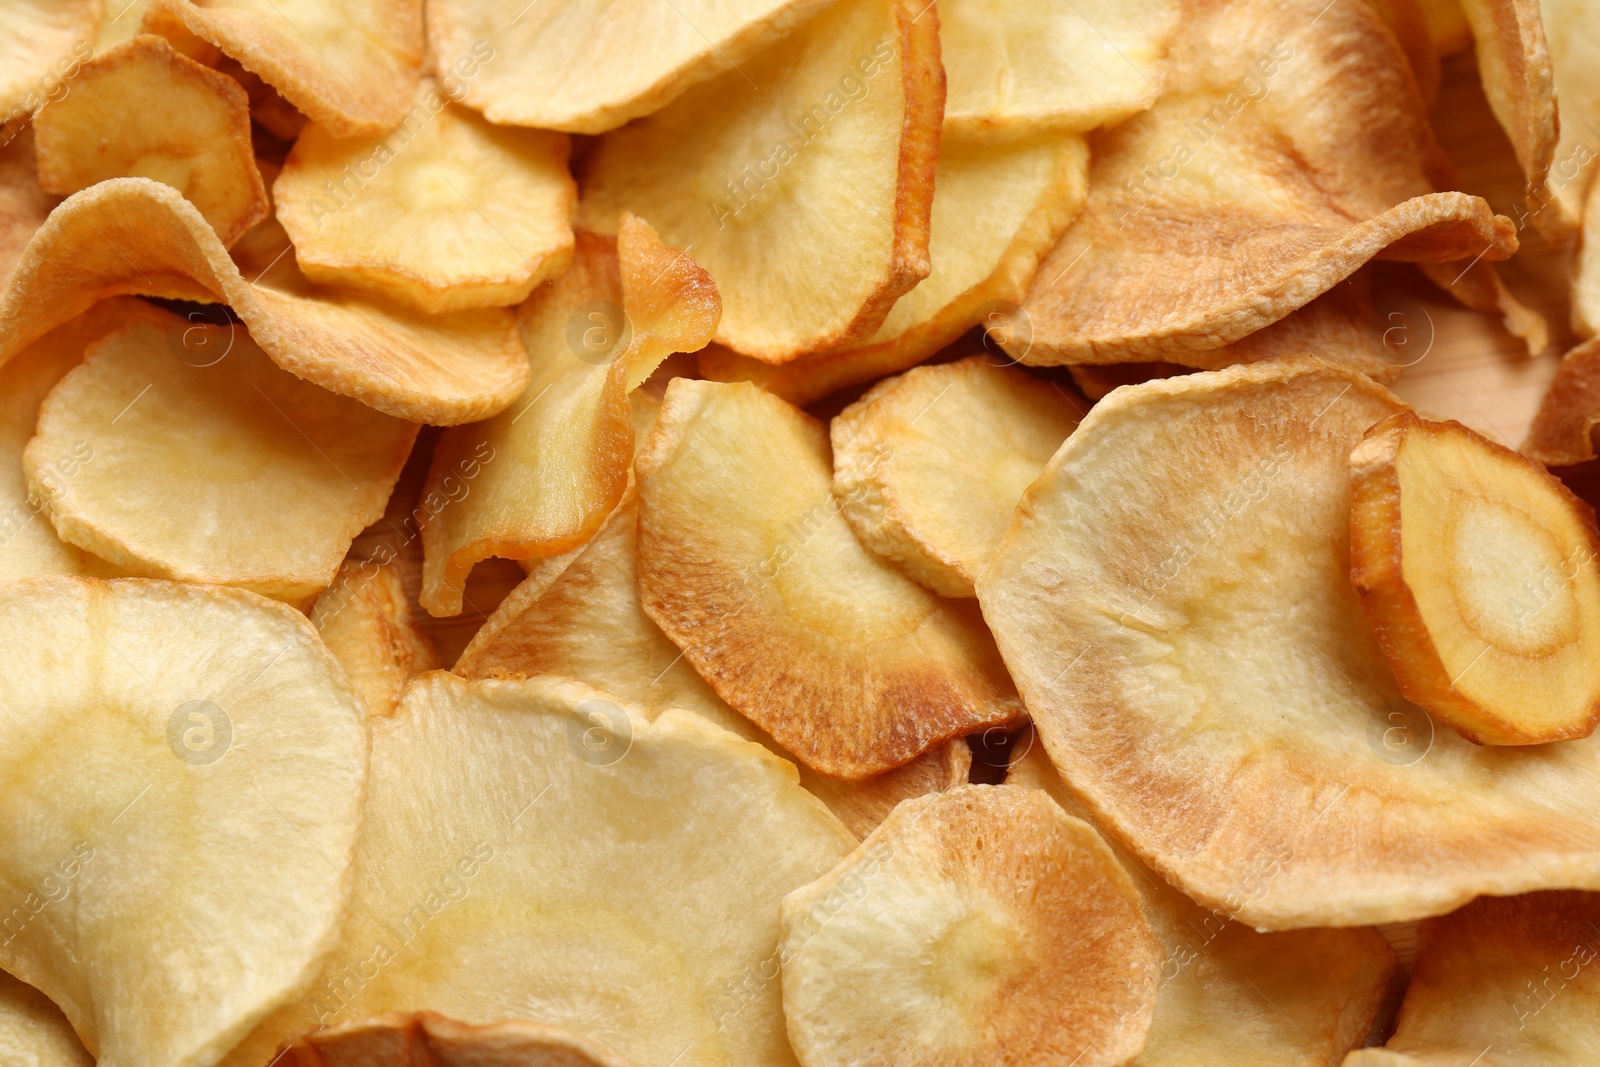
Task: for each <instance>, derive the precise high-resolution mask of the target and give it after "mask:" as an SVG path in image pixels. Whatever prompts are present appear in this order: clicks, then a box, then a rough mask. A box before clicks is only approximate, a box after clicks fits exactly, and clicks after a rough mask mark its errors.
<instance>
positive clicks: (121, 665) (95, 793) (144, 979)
mask: <svg viewBox="0 0 1600 1067" xmlns="http://www.w3.org/2000/svg"><path fill="white" fill-rule="evenodd" d="M0 687H3V689H4V692H3V695H0V708H4V715H5V720H6V721H5V734H6V737H7V739H8V744H7V746H6V749H5V753H4V756H3V757H0V781H3V782H4V783H5V786H4V789H5V796H4V799H5V803H6V806H7V809H8V810H11V811H17V812H27V818H26V820H23V821H22V822H20V823H14V824H12V825H11V826H9V827H8V828H7V829H6V831H5V832H4V833H3V834H0V878H3V880H4V882H5V884H6V885H7V886H8V887H10V890H9V892H10V893H11V894H12V897H11V899H12V901H13V903H8V904H7V907H8V908H10V909H11V910H10V912H9V913H8V916H9V917H8V919H7V925H6V936H5V938H4V939H3V940H0V967H3V968H4V969H5V970H6V971H9V972H10V973H11V974H14V975H16V976H17V977H18V978H21V979H22V980H23V981H26V982H28V983H29V984H31V985H34V986H37V987H38V988H40V989H42V990H43V991H44V992H45V993H46V994H47V995H49V996H50V997H51V999H53V1000H54V1001H55V1002H56V1003H57V1004H58V1005H59V1006H60V1007H61V1009H62V1011H63V1012H64V1013H65V1014H66V1016H67V1018H68V1019H69V1020H71V1022H72V1026H73V1029H74V1030H76V1031H77V1033H78V1035H79V1037H80V1038H82V1040H83V1042H84V1044H85V1045H86V1046H87V1047H88V1049H89V1051H90V1052H91V1053H93V1054H94V1055H95V1056H96V1058H97V1059H98V1060H99V1062H101V1063H118V1064H127V1065H129V1067H166V1065H172V1064H189V1065H193V1067H205V1065H209V1064H213V1063H216V1062H217V1061H218V1060H219V1059H220V1058H221V1057H222V1056H223V1055H224V1054H225V1053H226V1052H227V1050H228V1049H230V1048H232V1047H233V1045H234V1044H236V1043H237V1042H238V1041H239V1039H240V1038H242V1037H243V1036H244V1035H245V1034H246V1033H247V1032H248V1031H249V1030H250V1028H251V1027H252V1026H254V1025H255V1023H256V1022H257V1021H258V1020H259V1019H261V1018H262V1017H263V1016H265V1015H266V1014H267V1013H268V1012H270V1011H272V1010H273V1009H275V1008H277V1007H278V1006H279V1005H281V1004H284V1003H287V1002H289V1001H291V1000H292V999H294V998H296V997H298V996H300V995H301V994H302V993H303V992H304V991H305V990H306V988H307V986H308V984H309V981H310V978H311V976H312V975H314V974H315V973H316V972H315V968H316V964H317V961H318V960H319V959H320V958H321V957H322V956H323V955H324V953H326V952H327V951H328V949H329V948H330V947H331V946H332V945H333V944H334V943H335V941H336V939H337V937H338V933H337V931H338V926H339V919H340V916H341V915H342V914H343V912H344V905H345V899H346V889H345V886H344V879H345V875H346V871H347V868H348V867H349V865H350V859H351V855H352V853H353V850H354V847H355V838H356V828H357V825H358V822H359V816H360V806H361V796H362V786H363V782H364V780H365V775H366V766H367V738H366V731H365V729H364V728H363V726H362V722H361V708H360V702H359V699H358V698H357V697H356V695H355V692H354V690H352V689H351V688H350V685H349V683H348V682H347V681H346V680H345V677H344V672H343V671H341V670H340V669H339V665H338V664H337V663H335V662H334V659H333V657H332V656H330V655H329V654H328V652H327V650H326V649H324V648H323V647H322V642H321V641H319V640H317V635H316V632H315V631H314V630H312V629H311V626H310V624H309V623H307V622H306V620H305V617H304V616H303V615H301V614H300V613H299V612H297V611H295V610H293V609H292V608H289V607H286V606H285V605H282V604H276V603H273V602H272V601H269V600H265V599H263V598H261V597H258V596H256V595H254V594H253V593H246V592H242V591H240V590H236V589H220V588H216V587H208V586H196V585H182V584H177V583H172V582H153V581H144V580H137V579H134V580H126V579H125V580H121V581H114V582H101V581H95V580H90V579H81V578H29V579H24V580H21V581H17V582H12V583H9V584H8V585H7V586H6V595H5V597H4V599H3V600H0ZM199 989H203V990H205V991H206V995H205V996H195V995H194V991H195V990H199Z"/></svg>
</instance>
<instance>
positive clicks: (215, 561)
mask: <svg viewBox="0 0 1600 1067" xmlns="http://www.w3.org/2000/svg"><path fill="white" fill-rule="evenodd" d="M416 433H417V428H416V426H415V425H413V424H411V423H408V422H402V421H401V420H399V419H395V418H391V417H389V416H388V415H382V414H379V413H378V412H376V411H373V410H372V409H371V408H368V407H365V406H363V405H361V404H358V403H356V402H355V401H353V400H349V399H347V398H345V397H341V396H336V395H334V394H333V393H330V392H328V391H326V390H324V389H320V388H318V387H317V386H315V385H311V384H310V383H308V382H304V381H301V380H300V379H299V378H296V377H294V375H292V374H289V373H287V372H285V371H283V370H281V369H280V368H278V367H276V366H274V365H273V363H272V361H271V360H269V359H268V358H267V357H266V355H265V354H264V353H262V351H261V350H260V349H259V348H257V347H256V345H255V344H254V342H252V341H251V339H250V337H249V335H248V334H246V333H245V331H244V330H243V329H240V328H239V327H237V326H204V325H190V324H188V323H186V322H185V321H184V320H183V319H180V318H178V317H177V316H175V315H171V314H168V313H166V312H162V311H157V310H155V309H151V310H150V311H148V312H145V313H141V314H140V315H138V316H137V317H135V318H133V319H132V320H131V321H130V322H128V323H127V324H126V325H125V326H122V327H121V328H120V329H118V330H116V331H115V332H112V333H110V334H108V335H107V336H106V337H104V338H103V339H101V340H100V341H98V342H97V343H96V344H95V345H94V346H92V347H91V348H90V349H89V353H88V359H87V360H86V361H85V363H84V364H83V366H81V367H79V368H77V369H76V370H74V371H72V372H71V373H69V374H67V375H66V377H64V378H62V379H61V381H60V382H59V383H58V384H57V385H56V386H55V388H54V389H52V390H51V391H50V395H49V396H48V397H46V398H45V401H44V404H43V406H42V407H41V408H40V411H39V427H38V432H37V434H36V435H35V436H34V438H33V440H31V441H30V442H28V447H27V450H26V451H25V452H24V453H23V468H24V470H25V471H26V472H27V475H28V488H29V490H30V491H31V492H32V493H33V494H34V495H35V496H36V497H38V499H39V500H40V501H41V502H42V503H43V505H44V510H45V513H46V514H47V515H48V516H49V518H50V521H51V522H52V523H53V524H54V525H55V528H56V532H57V533H59V534H60V535H61V538H62V539H63V540H65V541H68V542H70V543H72V544H74V545H77V546H78V547H79V548H82V549H85V550H87V551H90V552H93V553H95V554H96V555H98V556H101V557H104V558H105V559H108V560H110V561H112V562H113V563H116V564H118V565H120V566H122V567H125V568H127V569H128V570H130V571H132V572H134V573H136V574H141V575H144V576H147V577H154V578H178V579H184V580H188V581H201V582H212V583H217V584H222V585H237V586H242V587H244V588H247V589H252V590H254V591H256V592H259V593H265V594H267V595H269V596H275V597H282V598H284V599H289V600H298V599H302V598H304V597H308V596H310V595H312V594H314V593H316V592H317V591H318V590H319V589H322V588H324V587H326V586H327V585H328V584H329V583H330V582H331V581H332V580H333V576H334V572H335V571H336V570H337V569H338V566H339V561H340V560H341V559H343V558H344V554H345V551H346V550H347V549H348V548H349V547H350V542H351V540H352V539H353V538H354V537H355V535H356V534H358V533H360V532H361V530H362V529H363V528H364V527H366V525H367V524H368V523H370V522H372V521H373V520H374V519H376V518H378V517H379V516H380V515H382V514H383V506H384V501H385V500H387V499H388V497H389V491H390V490H391V489H393V488H394V483H395V480H396V479H397V478H399V476H400V469H401V467H403V466H404V465H405V461H406V456H407V454H409V452H410V451H411V442H412V441H413V440H414V439H415V437H416Z"/></svg>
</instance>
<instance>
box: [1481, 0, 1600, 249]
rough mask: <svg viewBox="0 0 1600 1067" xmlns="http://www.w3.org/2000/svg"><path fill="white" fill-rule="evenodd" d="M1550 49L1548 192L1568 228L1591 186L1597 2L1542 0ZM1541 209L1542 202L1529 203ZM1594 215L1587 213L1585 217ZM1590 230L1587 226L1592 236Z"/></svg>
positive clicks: (1597, 111) (1597, 120)
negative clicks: (1553, 105)
mask: <svg viewBox="0 0 1600 1067" xmlns="http://www.w3.org/2000/svg"><path fill="white" fill-rule="evenodd" d="M1462 6H1463V8H1465V7H1466V5H1465V4H1463V5H1462ZM1538 8H1539V14H1540V15H1542V18H1541V19H1540V20H1539V21H1540V22H1541V24H1542V25H1543V30H1544V35H1545V39H1546V43H1547V45H1548V47H1549V51H1550V59H1549V63H1550V68H1551V73H1552V74H1553V75H1554V81H1555V97H1556V102H1557V122H1556V126H1557V129H1558V130H1559V132H1560V135H1561V136H1560V140H1559V142H1558V143H1557V145H1556V149H1555V163H1554V165H1553V166H1552V167H1551V169H1550V182H1549V186H1548V188H1549V189H1550V190H1551V191H1552V192H1553V193H1554V194H1555V195H1554V199H1555V201H1556V205H1557V209H1558V210H1559V211H1560V213H1561V215H1562V216H1563V218H1564V221H1565V222H1566V224H1567V226H1569V227H1571V226H1576V225H1577V224H1578V221H1579V219H1580V217H1581V216H1582V215H1583V203H1584V195H1585V193H1587V192H1588V191H1589V190H1591V189H1593V188H1594V183H1595V175H1596V173H1600V168H1596V166H1595V159H1596V152H1595V149H1596V147H1597V146H1596V144H1595V140H1594V131H1595V129H1596V126H1597V125H1600V33H1596V32H1595V30H1596V27H1597V26H1600V4H1597V3H1596V2H1595V0H1544V2H1542V3H1540V4H1539V5H1538ZM1529 206H1530V207H1536V208H1537V209H1538V210H1540V211H1544V210H1545V208H1546V205H1545V203H1544V201H1539V202H1538V203H1536V204H1530V205H1529ZM1593 217H1594V216H1593V215H1592V214H1591V215H1590V218H1593ZM1594 232H1595V231H1594V229H1593V228H1592V227H1590V228H1589V233H1590V234H1591V235H1593V233H1594Z"/></svg>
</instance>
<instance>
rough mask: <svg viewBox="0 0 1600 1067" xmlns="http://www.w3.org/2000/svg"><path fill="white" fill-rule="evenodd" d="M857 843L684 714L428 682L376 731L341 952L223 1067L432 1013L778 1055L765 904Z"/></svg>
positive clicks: (780, 767)
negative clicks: (322, 1028) (319, 1034)
mask: <svg viewBox="0 0 1600 1067" xmlns="http://www.w3.org/2000/svg"><path fill="white" fill-rule="evenodd" d="M854 846H855V839H854V837H853V836H852V835H851V834H850V832H849V831H848V830H846V829H845V828H844V827H843V826H841V825H840V824H839V821H838V820H837V819H835V818H834V817H833V816H832V815H830V814H829V813H828V810H827V809H826V808H825V807H823V805H822V803H821V802H820V801H818V800H817V799H816V798H815V797H812V796H810V795H809V794H807V793H806V792H805V790H803V789H801V788H800V785H799V783H798V781H797V780H796V776H795V772H794V768H793V767H791V766H790V765H789V764H787V763H786V762H784V761H783V760H780V759H778V758H777V757H776V756H773V755H772V754H771V753H769V752H767V751H766V749H764V748H762V747H761V746H760V745H756V744H753V743H751V742H748V741H744V740H741V739H739V738H737V737H735V736H734V735H732V734H730V733H728V732H727V731H725V730H721V729H718V728H717V727H715V726H712V725H711V724H709V723H707V722H706V721H705V720H703V719H701V718H700V717H698V716H696V715H693V714H691V713H689V712H682V711H672V712H667V713H666V714H664V715H662V716H661V717H660V718H658V719H656V721H655V722H653V723H652V722H647V721H646V720H645V719H644V718H643V717H642V716H640V715H639V714H638V713H637V711H636V710H635V709H633V708H631V707H628V706H623V705H619V704H617V703H615V702H613V701H612V700H611V699H610V698H608V697H607V696H606V695H605V694H604V693H601V692H599V691H597V690H594V689H590V688H589V687H587V686H584V685H580V684H578V683H576V682H572V681H567V680H563V679H553V678H541V679H534V680H529V681H519V682H501V681H483V682H466V681H463V680H461V679H460V678H457V677H456V676H455V675H453V674H448V673H445V672H435V673H432V674H427V675H424V676H422V677H421V678H418V679H417V680H415V681H413V682H412V683H411V685H410V686H409V687H408V688H407V690H406V693H405V697H404V699H403V700H402V701H401V705H400V708H399V710H398V712H397V713H396V714H395V715H394V717H392V718H388V719H379V720H377V721H375V722H374V723H373V724H372V770H371V780H370V786H369V788H368V791H367V802H366V810H365V822H364V824H363V829H362V839H361V843H360V845H359V846H358V849H357V856H356V860H355V864H354V868H353V871H352V875H353V877H352V880H351V881H352V885H353V886H354V896H353V898H352V900H351V907H350V911H349V919H348V920H347V922H346V923H345V926H344V930H343V936H342V939H341V941H340V943H339V946H338V948H337V949H335V950H334V952H333V954H332V955H331V956H330V957H329V958H328V960H327V962H326V963H325V964H324V966H323V970H322V973H321V975H320V977H318V978H317V979H316V981H315V982H314V983H313V984H312V986H311V987H310V989H309V990H308V991H307V993H306V995H305V998H304V999H303V1000H302V1001H301V1002H300V1003H299V1004H297V1005H295V1006H294V1007H292V1008H288V1009H285V1010H283V1011H280V1012H279V1013H277V1014H276V1015H275V1016H273V1017H271V1018H269V1019H268V1020H267V1021H266V1022H265V1023H264V1024H263V1025H262V1026H261V1027H259V1028H258V1029H257V1030H256V1032H255V1033H254V1034H253V1035H252V1036H251V1037H250V1038H249V1039H248V1040H246V1041H245V1042H244V1044H243V1045H241V1046H240V1047H239V1048H238V1049H237V1050H236V1051H235V1052H234V1053H233V1055H232V1056H231V1057H230V1059H229V1060H228V1061H227V1062H228V1063H229V1064H233V1065H238V1067H246V1065H248V1067H265V1065H266V1064H267V1063H268V1062H269V1061H270V1060H271V1059H272V1057H273V1053H274V1052H275V1051H276V1049H277V1048H278V1047H279V1043H280V1042H282V1041H283V1040H284V1039H285V1038H289V1037H293V1036H296V1035H299V1034H302V1033H305V1032H307V1031H309V1030H312V1029H314V1028H316V1027H317V1026H318V1025H327V1026H334V1025H337V1024H339V1023H344V1022H347V1021H351V1020H356V1019H362V1018H365V1017H367V1016H371V1015H375V1014H379V1013H383V1012H391V1011H406V1012H409V1011H418V1010H423V1009H427V1010H432V1011H437V1012H440V1013H443V1014H446V1015H448V1016H449V1017H451V1018H453V1019H459V1020H461V1021H464V1022H476V1023H486V1022H495V1021H498V1020H501V1019H506V1018H523V1019H537V1020H539V1021H540V1022H543V1023H546V1024H549V1025H551V1026H558V1027H562V1028H565V1029H569V1030H572V1031H575V1032H576V1033H579V1034H582V1035H584V1036H585V1037H587V1038H589V1039H590V1040H592V1041H595V1042H599V1043H601V1044H603V1045H604V1046H605V1047H606V1048H607V1049H609V1050H611V1051H613V1052H614V1053H616V1054H619V1055H622V1056H628V1057H632V1058H635V1059H637V1060H639V1061H640V1062H642V1063H648V1064H667V1063H670V1062H673V1060H674V1057H676V1058H677V1059H676V1062H677V1065H678V1067H734V1065H740V1067H743V1065H745V1064H766V1063H783V1062H785V1060H786V1058H787V1056H788V1055H789V1052H788V1045H787V1043H786V1041H785V1039H784V1033H783V1013H782V1009H781V1006H780V999H779V989H778V983H777V982H776V981H775V980H772V978H773V976H774V972H775V970H776V967H777V945H778V905H779V902H780V901H781V900H782V899H783V896H784V895H785V894H786V893H788V892H789V891H790V890H792V889H794V888H796V887H798V886H802V885H805V884H806V883H807V882H810V881H811V880H813V879H815V878H818V877H820V876H821V875H822V874H824V873H825V872H826V871H827V870H828V869H829V868H830V867H832V866H833V865H834V864H835V863H836V862H838V860H839V859H840V858H841V857H842V856H844V855H845V854H846V853H847V852H849V850H850V849H851V848H853V847H854ZM619 863H622V864H625V866H626V871H625V873H624V870H623V868H622V867H619V866H618V864H619ZM760 975H765V976H766V977H765V978H761V977H758V976H760ZM352 976H360V978H359V980H355V979H353V978H352Z"/></svg>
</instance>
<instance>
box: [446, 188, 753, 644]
mask: <svg viewBox="0 0 1600 1067" xmlns="http://www.w3.org/2000/svg"><path fill="white" fill-rule="evenodd" d="M721 306H722V305H721V300H720V298H719V296H718V292H717V287H716V285H715V284H713V283H712V281H711V277H710V275H708V274H707V273H706V272H705V271H704V270H702V269H701V267H700V265H699V264H698V263H696V262H695V261H694V259H693V257H691V256H689V255H688V254H687V253H686V252H680V251H679V250H677V249H675V248H667V247H665V246H664V245H662V243H661V240H660V238H658V237H657V236H656V233H655V231H654V230H653V229H651V228H650V226H649V224H647V223H645V222H644V221H643V220H641V219H635V218H633V217H632V216H627V217H625V218H624V220H623V224H622V227H621V230H620V232H619V233H618V236H617V240H616V242H615V246H614V247H613V243H612V242H611V241H610V240H609V239H608V238H604V237H598V236H595V235H593V234H587V233H580V234H579V235H578V244H577V251H576V253H575V255H574V259H573V264H572V267H571V269H569V270H568V271H567V273H566V274H564V275H563V276H562V277H561V278H559V279H557V280H555V281H554V282H551V283H549V284H548V285H545V286H543V287H541V288H540V289H538V290H537V291H535V292H534V294H533V296H532V297H530V298H529V300H528V302H527V303H526V304H524V305H523V306H522V308H521V309H520V311H519V313H518V317H519V320H520V325H521V329H522V343H523V346H524V347H525V348H526V350H527V361H528V363H529V364H530V365H531V368H532V371H531V374H532V380H531V381H530V382H529V384H528V388H527V391H526V392H524V393H523V395H522V396H521V397H520V398H519V399H518V400H517V401H516V403H514V404H512V405H511V407H510V408H509V409H507V410H506V411H505V412H503V413H502V414H500V415H497V416H496V417H495V418H493V419H491V420H489V421H487V422H484V423H481V424H478V425H475V426H463V427H461V428H460V429H456V430H452V431H450V432H449V433H447V434H445V435H444V436H443V437H442V438H440V440H439V444H438V447H437V448H436V449H435V450H434V454H433V466H432V468H431V469H430V470H429V472H428V489H429V490H430V491H433V492H441V493H442V494H443V495H444V496H445V497H446V498H448V499H449V500H450V501H451V503H450V504H449V505H448V506H447V507H444V508H443V509H442V510H440V511H439V512H437V513H436V514H430V515H429V516H428V518H427V522H426V524H425V525H424V527H423V531H422V544H423V549H424V552H425V559H424V565H423V589H422V606H423V607H425V608H427V609H428V611H429V612H430V613H431V614H434V615H456V614H459V613H460V611H461V597H462V589H463V588H464V586H465V584H466V580H467V575H468V574H469V573H471V571H472V568H473V566H474V565H475V564H476V563H478V562H479V561H480V560H484V559H488V558H489V557H490V556H504V557H509V558H512V559H528V558H533V557H548V556H556V555H559V554H561V553H563V552H568V551H571V550H572V549H573V548H575V547H577V546H579V545H581V544H583V543H584V542H585V541H587V540H588V539H589V538H590V537H591V536H592V535H593V533H594V531H595V530H596V529H597V528H598V527H599V525H600V524H601V523H602V522H604V521H605V517H606V515H607V514H609V513H610V512H611V510H612V508H613V507H614V506H615V505H616V503H617V501H618V500H619V499H621V496H622V491H623V489H624V487H625V486H626V485H627V482H628V465H629V462H630V461H631V460H632V458H633V446H634V432H633V416H632V413H631V409H630V408H629V405H628V394H629V393H630V392H631V391H632V390H634V389H636V388H638V387H639V386H640V385H641V384H642V383H643V382H644V380H645V379H646V378H648V377H649V376H650V373H651V372H652V371H654V370H655V368H656V367H657V366H658V365H660V363H661V361H662V360H663V359H665V358H666V357H667V356H668V355H670V354H671V353H673V352H693V351H695V350H697V349H699V348H701V347H702V346H703V345H705V343H706V342H707V341H708V340H710V338H711V335H712V333H713V332H714V331H715V330H716V328H717V318H718V316H719V315H720V314H721ZM458 498H459V499H458Z"/></svg>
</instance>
